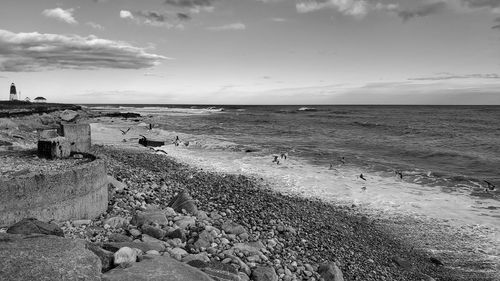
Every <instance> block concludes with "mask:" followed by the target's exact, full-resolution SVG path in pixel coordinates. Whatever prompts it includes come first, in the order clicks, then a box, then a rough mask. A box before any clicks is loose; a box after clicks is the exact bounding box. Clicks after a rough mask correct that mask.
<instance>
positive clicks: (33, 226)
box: [7, 218, 64, 237]
mask: <svg viewBox="0 0 500 281" xmlns="http://www.w3.org/2000/svg"><path fill="white" fill-rule="evenodd" d="M7 233H10V234H25V235H27V234H35V233H38V234H47V235H56V236H61V237H64V232H63V230H62V229H61V228H60V227H59V226H57V225H56V224H53V223H47V222H43V221H39V220H37V219H34V218H26V219H22V220H21V221H19V222H17V223H15V224H14V225H12V226H10V227H9V228H8V229H7Z"/></svg>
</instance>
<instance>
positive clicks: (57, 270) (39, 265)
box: [0, 233, 101, 281]
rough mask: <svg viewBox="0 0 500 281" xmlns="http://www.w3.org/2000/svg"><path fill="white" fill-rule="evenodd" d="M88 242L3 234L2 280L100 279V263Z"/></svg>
mask: <svg viewBox="0 0 500 281" xmlns="http://www.w3.org/2000/svg"><path fill="white" fill-rule="evenodd" d="M85 244H86V243H85V241H83V240H79V239H66V238H61V237H58V236H52V235H40V234H38V235H29V236H25V235H16V234H6V233H0V257H2V258H0V280H11V281H14V280H16V281H24V280H26V281H28V280H44V281H56V280H68V281H73V280H75V281H77V280H90V281H94V280H95V281H98V280H101V261H100V260H99V258H98V257H97V256H96V255H94V254H93V253H92V252H91V251H89V250H87V249H86V247H85Z"/></svg>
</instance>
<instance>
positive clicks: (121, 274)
mask: <svg viewBox="0 0 500 281" xmlns="http://www.w3.org/2000/svg"><path fill="white" fill-rule="evenodd" d="M102 280H103V281H194V280H196V281H213V279H211V278H210V277H208V275H206V274H205V273H203V272H201V271H200V270H198V269H196V268H194V267H191V266H189V265H187V264H185V263H182V262H178V261H176V260H174V259H172V258H170V257H167V256H161V257H156V258H153V259H144V260H143V261H142V262H138V263H134V264H132V266H130V267H128V268H124V269H123V268H115V269H112V270H110V271H108V272H106V273H104V274H103V276H102Z"/></svg>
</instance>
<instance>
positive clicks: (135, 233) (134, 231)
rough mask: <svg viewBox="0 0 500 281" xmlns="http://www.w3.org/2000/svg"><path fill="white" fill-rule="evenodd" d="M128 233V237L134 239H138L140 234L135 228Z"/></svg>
mask: <svg viewBox="0 0 500 281" xmlns="http://www.w3.org/2000/svg"><path fill="white" fill-rule="evenodd" d="M129 232H130V235H132V236H134V237H138V236H141V234H142V232H141V231H139V230H138V229H136V228H132V229H130V230H129Z"/></svg>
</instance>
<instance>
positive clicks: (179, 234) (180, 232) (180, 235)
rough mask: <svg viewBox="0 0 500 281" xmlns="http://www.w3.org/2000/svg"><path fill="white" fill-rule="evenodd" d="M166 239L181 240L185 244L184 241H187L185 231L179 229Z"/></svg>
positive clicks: (169, 234)
mask: <svg viewBox="0 0 500 281" xmlns="http://www.w3.org/2000/svg"><path fill="white" fill-rule="evenodd" d="M166 237H168V238H170V239H174V238H179V239H181V240H182V241H183V242H184V241H186V231H184V230H183V229H180V228H177V229H175V230H174V231H170V232H168V233H167V234H166Z"/></svg>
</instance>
